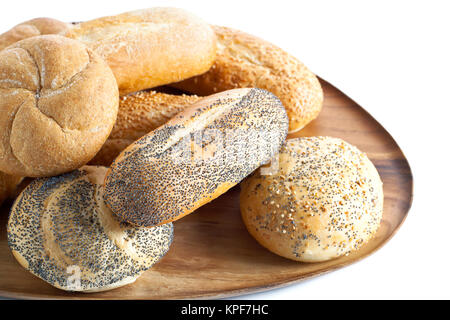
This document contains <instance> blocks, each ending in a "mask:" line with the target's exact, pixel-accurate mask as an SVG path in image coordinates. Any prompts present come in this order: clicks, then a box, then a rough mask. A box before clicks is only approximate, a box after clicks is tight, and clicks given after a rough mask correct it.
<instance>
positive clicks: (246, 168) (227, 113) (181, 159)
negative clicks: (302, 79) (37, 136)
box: [105, 89, 288, 227]
mask: <svg viewBox="0 0 450 320" xmlns="http://www.w3.org/2000/svg"><path fill="white" fill-rule="evenodd" d="M244 115H245V116H244ZM287 128H288V119H287V116H286V112H285V110H284V108H283V106H282V105H281V103H280V100H279V99H278V98H277V97H275V96H274V95H273V94H271V93H269V92H267V91H265V90H261V89H235V90H228V91H225V92H221V93H219V94H215V95H212V96H209V97H206V98H203V99H201V100H199V101H198V102H196V103H194V104H192V105H191V106H189V107H188V108H186V109H185V110H184V111H183V112H181V113H179V114H178V115H176V116H175V117H174V118H172V119H171V120H169V121H168V122H167V123H166V124H165V125H163V126H161V127H159V128H158V129H156V130H154V131H152V132H151V133H149V134H147V135H145V136H143V137H142V138H141V139H139V140H137V141H135V142H134V143H133V144H131V145H130V146H128V147H127V148H126V149H125V150H123V151H122V153H121V154H120V155H119V156H118V157H117V158H116V159H115V161H114V162H113V164H112V165H111V168H110V170H109V171H108V174H107V176H106V179H105V202H106V204H107V205H108V206H109V207H110V208H111V210H112V211H113V212H114V213H116V214H117V215H118V216H119V217H120V218H121V219H123V220H125V221H127V222H129V223H132V224H134V225H137V226H146V227H151V226H156V225H161V224H164V223H167V222H170V221H174V220H177V219H180V218H181V217H183V216H185V215H187V214H189V213H191V212H193V211H194V210H195V209H197V208H198V207H200V206H202V205H203V204H205V203H207V202H209V201H211V200H213V199H215V198H217V197H218V196H219V195H221V194H222V193H224V192H225V191H227V190H228V189H229V188H231V187H232V186H234V185H236V184H237V183H238V182H239V181H241V180H242V179H243V178H244V177H245V176H247V175H248V174H250V173H251V172H252V171H253V170H255V169H256V168H257V167H259V166H260V165H261V164H263V163H266V162H267V161H269V160H270V158H271V157H272V156H273V154H275V153H276V152H277V151H278V148H279V147H280V146H281V144H282V142H283V141H284V139H285V138H286V134H287Z"/></svg>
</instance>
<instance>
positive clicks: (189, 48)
mask: <svg viewBox="0 0 450 320" xmlns="http://www.w3.org/2000/svg"><path fill="white" fill-rule="evenodd" d="M64 35H65V36H66V37H69V38H73V39H77V40H80V41H82V42H84V43H85V44H86V45H87V46H88V47H89V48H91V49H92V50H94V51H96V52H97V53H98V54H99V55H100V56H101V57H103V58H104V59H105V60H106V61H107V62H108V64H109V66H110V67H111V69H112V71H113V73H114V75H115V77H116V80H117V83H118V85H119V90H120V94H121V95H125V94H127V93H130V92H135V91H139V90H143V89H147V88H152V87H157V86H161V85H164V84H168V83H171V82H176V81H180V80H183V79H187V78H189V77H192V76H195V75H198V74H201V73H204V72H206V71H207V70H208V69H209V68H210V67H211V65H212V63H213V62H214V59H215V51H216V38H215V35H214V32H213V30H212V28H211V27H210V26H209V25H208V24H207V23H205V22H203V21H202V20H200V19H199V18H197V17H196V16H194V15H192V14H190V13H188V12H186V11H184V10H182V9H176V8H151V9H146V10H137V11H132V12H127V13H122V14H119V15H116V16H110V17H103V18H98V19H95V20H91V21H87V22H82V23H79V24H77V25H75V26H74V27H73V28H72V29H71V30H69V31H68V32H66V33H65V34H64Z"/></svg>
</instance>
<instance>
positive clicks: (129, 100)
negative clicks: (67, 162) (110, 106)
mask: <svg viewBox="0 0 450 320" xmlns="http://www.w3.org/2000/svg"><path fill="white" fill-rule="evenodd" d="M198 100H200V97H198V96H195V95H185V94H182V95H173V94H167V93H162V92H156V91H140V92H137V93H135V94H129V95H126V96H122V97H120V102H119V113H118V114H117V121H116V123H115V125H114V127H113V129H112V131H111V134H110V135H109V138H108V140H106V142H105V144H104V145H103V147H102V148H101V149H100V151H99V152H98V153H97V154H96V156H95V157H94V159H92V160H91V161H90V164H94V165H102V166H110V165H111V163H112V162H113V160H114V159H115V158H116V157H117V156H118V155H119V154H120V152H122V150H123V149H125V148H126V147H128V146H129V145H130V144H132V143H133V142H134V141H136V140H137V139H139V138H141V137H142V136H143V135H145V134H147V133H149V132H150V131H153V130H155V129H156V128H158V127H159V126H161V125H163V124H164V123H166V122H167V121H169V119H170V118H172V117H174V116H175V115H176V114H177V113H179V112H181V111H183V110H184V109H185V108H186V107H188V106H190V105H191V104H193V103H194V102H197V101H198Z"/></svg>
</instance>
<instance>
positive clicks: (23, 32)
mask: <svg viewBox="0 0 450 320" xmlns="http://www.w3.org/2000/svg"><path fill="white" fill-rule="evenodd" d="M70 27H71V25H70V24H68V23H65V22H62V21H58V20H55V19H52V18H36V19H32V20H29V21H25V22H22V23H21V24H18V25H16V26H15V27H13V28H12V29H10V30H8V31H6V32H5V33H2V34H0V50H3V49H4V48H6V47H7V46H9V45H11V44H13V43H16V42H17V41H20V40H23V39H27V38H31V37H36V36H40V35H44V34H59V33H66V32H67V31H68V30H69V29H70Z"/></svg>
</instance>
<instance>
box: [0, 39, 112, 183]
mask: <svg viewBox="0 0 450 320" xmlns="http://www.w3.org/2000/svg"><path fill="white" fill-rule="evenodd" d="M118 104H119V92H118V89H117V83H116V80H115V78H114V75H113V74H112V72H111V69H110V68H109V67H108V65H107V64H106V62H104V61H103V60H102V59H101V58H100V57H99V56H98V55H97V54H95V53H94V52H92V51H91V50H89V49H88V48H86V46H85V45H84V44H82V43H81V42H79V41H76V40H72V39H67V38H64V37H62V36H57V35H45V36H38V37H33V38H28V39H25V40H22V41H19V42H17V43H15V44H13V45H11V46H9V47H8V48H6V49H4V50H3V51H0V109H1V110H2V113H1V114H0V171H3V172H5V173H8V174H11V175H18V176H29V177H42V176H51V175H57V174H60V173H63V172H68V171H70V170H74V169H76V168H79V167H80V166H82V165H84V164H85V163H87V162H88V161H89V160H91V159H92V158H93V157H94V155H95V154H96V153H97V151H99V150H100V148H101V146H102V145H103V143H104V142H105V141H106V139H107V138H108V135H109V133H110V132H111V129H112V128H113V125H114V122H115V121H116V117H117V109H118Z"/></svg>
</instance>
